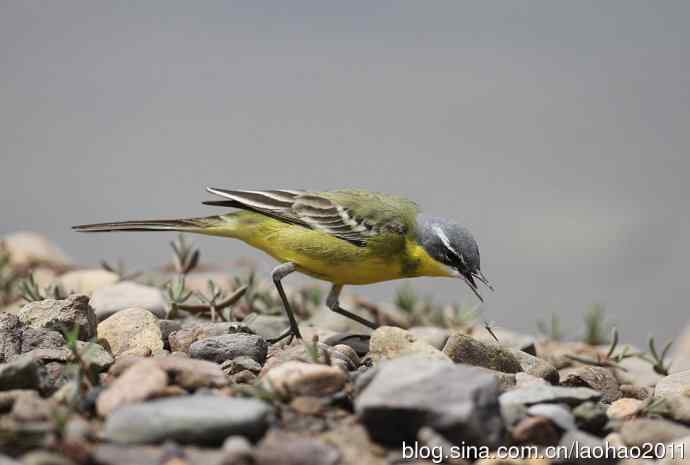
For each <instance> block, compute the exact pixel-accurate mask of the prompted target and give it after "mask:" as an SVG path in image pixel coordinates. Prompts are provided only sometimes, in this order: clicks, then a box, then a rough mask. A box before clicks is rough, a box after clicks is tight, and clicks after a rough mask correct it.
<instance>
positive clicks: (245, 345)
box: [189, 333, 268, 364]
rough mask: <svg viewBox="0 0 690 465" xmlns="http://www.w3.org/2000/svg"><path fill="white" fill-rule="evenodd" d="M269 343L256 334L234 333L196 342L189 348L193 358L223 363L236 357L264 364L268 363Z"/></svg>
mask: <svg viewBox="0 0 690 465" xmlns="http://www.w3.org/2000/svg"><path fill="white" fill-rule="evenodd" d="M267 352H268V343H267V342H266V340H265V339H264V338H262V337H261V336H257V335H255V334H245V333H234V334H224V335H222V336H212V337H209V338H206V339H202V340H200V341H196V342H195V343H194V344H192V345H191V346H190V348H189V355H190V356H191V357H192V358H200V359H203V360H210V361H213V362H216V363H222V362H224V361H226V360H232V359H234V358H236V357H241V356H246V357H250V358H252V359H254V360H256V362H258V363H260V364H263V363H264V362H265V361H266V353H267Z"/></svg>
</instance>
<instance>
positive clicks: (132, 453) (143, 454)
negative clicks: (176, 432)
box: [89, 442, 248, 465]
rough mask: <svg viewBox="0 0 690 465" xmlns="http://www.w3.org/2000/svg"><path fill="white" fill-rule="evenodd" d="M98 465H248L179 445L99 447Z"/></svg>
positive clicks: (216, 452) (95, 454)
mask: <svg viewBox="0 0 690 465" xmlns="http://www.w3.org/2000/svg"><path fill="white" fill-rule="evenodd" d="M91 457H92V460H93V461H92V462H89V463H93V464H94V465H221V464H222V465H248V464H246V463H245V462H233V461H226V456H225V454H224V453H223V451H220V450H215V449H206V448H204V449H201V448H197V447H185V448H182V447H180V446H178V445H177V444H175V443H172V442H170V443H166V444H163V445H162V446H133V445H127V446H124V445H121V444H99V445H97V446H95V447H94V448H93V450H92V451H91Z"/></svg>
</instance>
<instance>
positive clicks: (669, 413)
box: [655, 394, 690, 425]
mask: <svg viewBox="0 0 690 465" xmlns="http://www.w3.org/2000/svg"><path fill="white" fill-rule="evenodd" d="M655 400H661V401H662V402H663V403H662V404H661V405H660V406H659V409H660V410H662V412H663V414H664V416H666V417H668V418H671V419H672V420H675V421H677V422H680V423H685V424H686V425H690V396H684V395H680V394H666V395H665V396H663V397H657V398H656V399H655Z"/></svg>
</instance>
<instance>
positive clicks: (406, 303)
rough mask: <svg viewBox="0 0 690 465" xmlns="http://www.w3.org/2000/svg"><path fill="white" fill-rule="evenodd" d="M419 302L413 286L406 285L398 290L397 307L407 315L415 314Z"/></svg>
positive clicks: (396, 295)
mask: <svg viewBox="0 0 690 465" xmlns="http://www.w3.org/2000/svg"><path fill="white" fill-rule="evenodd" d="M418 302H419V297H418V296H417V292H416V291H415V290H414V288H413V287H412V285H411V284H409V283H405V284H403V285H402V286H400V287H399V288H398V291H397V292H396V294H395V305H396V306H397V307H398V308H399V309H400V310H402V311H403V312H406V313H413V312H414V311H415V308H416V307H417V303H418Z"/></svg>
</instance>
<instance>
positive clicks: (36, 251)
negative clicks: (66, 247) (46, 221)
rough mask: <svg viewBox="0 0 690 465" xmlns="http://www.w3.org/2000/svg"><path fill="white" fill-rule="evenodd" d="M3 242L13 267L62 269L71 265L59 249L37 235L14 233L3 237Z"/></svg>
mask: <svg viewBox="0 0 690 465" xmlns="http://www.w3.org/2000/svg"><path fill="white" fill-rule="evenodd" d="M3 242H4V243H5V246H6V247H7V251H8V252H9V254H10V264H11V265H12V266H15V267H21V268H28V267H31V266H36V265H48V266H51V267H56V268H61V269H62V268H66V267H68V266H70V265H71V263H72V261H71V260H70V259H69V258H68V257H67V255H66V254H65V253H64V252H63V251H62V250H60V248H59V247H57V246H56V245H55V244H53V243H52V242H50V241H49V240H48V239H47V238H46V237H44V236H42V235H40V234H37V233H33V232H28V231H22V232H16V233H14V234H10V235H9V236H7V237H5V238H4V239H3Z"/></svg>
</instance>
